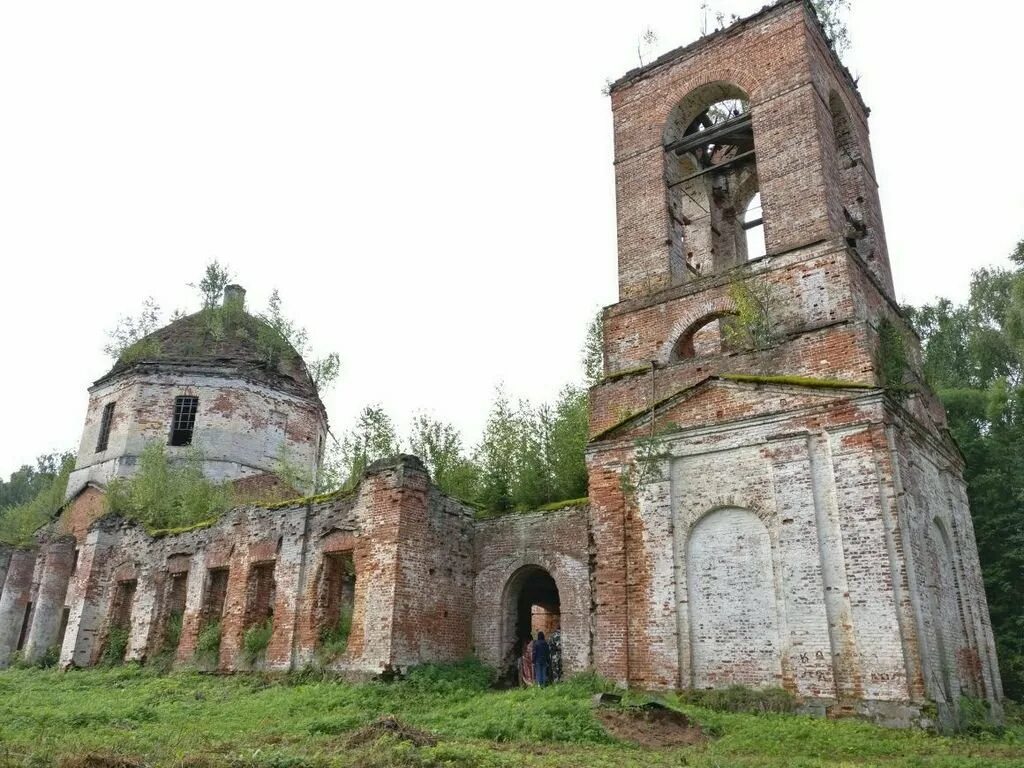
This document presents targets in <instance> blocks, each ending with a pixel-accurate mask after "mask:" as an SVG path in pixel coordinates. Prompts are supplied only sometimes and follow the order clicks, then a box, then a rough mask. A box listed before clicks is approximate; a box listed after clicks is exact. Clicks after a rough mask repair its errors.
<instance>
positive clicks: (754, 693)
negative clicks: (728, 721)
mask: <svg viewBox="0 0 1024 768" xmlns="http://www.w3.org/2000/svg"><path fill="white" fill-rule="evenodd" d="M679 700H680V701H681V702H682V703H684V704H695V705H697V706H698V707H707V708H708V709H715V710H718V711H720V712H752V713H755V714H761V713H764V712H793V711H794V710H795V709H796V707H797V699H796V697H795V696H794V695H793V694H791V693H790V692H789V691H786V690H783V689H782V688H748V687H746V686H745V685H730V686H729V687H728V688H713V689H711V690H696V689H690V690H685V691H682V692H680V694H679Z"/></svg>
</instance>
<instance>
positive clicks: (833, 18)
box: [811, 0, 850, 56]
mask: <svg viewBox="0 0 1024 768" xmlns="http://www.w3.org/2000/svg"><path fill="white" fill-rule="evenodd" d="M811 5H813V6H814V10H815V11H817V13H818V21H820V22H821V27H822V29H824V30H825V37H827V38H828V40H829V42H830V43H832V47H833V48H835V51H836V54H837V55H838V56H842V55H843V54H844V53H846V52H847V51H848V50H850V30H849V29H848V28H847V26H846V18H845V16H846V14H847V13H849V11H850V0H811Z"/></svg>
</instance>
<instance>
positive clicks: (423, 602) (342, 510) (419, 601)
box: [4, 457, 473, 674]
mask: <svg viewBox="0 0 1024 768" xmlns="http://www.w3.org/2000/svg"><path fill="white" fill-rule="evenodd" d="M471 537H472V516H471V512H470V510H469V509H468V508H466V507H464V506H463V505H461V504H458V503H457V502H454V501H453V500H451V499H449V498H447V497H445V496H444V495H443V494H441V493H439V492H438V491H437V490H436V489H434V488H433V487H432V486H431V485H430V483H429V478H428V476H427V474H426V471H425V470H424V469H423V466H422V464H420V462H419V461H418V460H417V459H414V458H412V457H398V458H397V459H395V460H394V461H391V462H381V463H379V464H377V465H375V466H374V467H372V468H371V469H370V470H368V472H367V475H366V476H365V477H364V479H363V482H362V483H361V484H360V486H359V488H358V490H357V491H355V492H352V493H346V494H335V495H333V496H329V497H326V498H323V499H309V500H300V501H298V502H294V503H287V502H285V503H279V504H275V505H269V506H267V505H263V506H259V505H249V506H244V507H239V508H236V509H233V510H231V511H230V512H229V513H228V514H227V515H225V516H224V517H223V518H222V519H220V520H218V521H217V522H216V523H215V524H213V525H211V526H209V527H206V528H203V529H198V530H192V531H187V532H183V533H180V534H176V535H169V536H164V537H160V538H153V537H151V536H149V535H147V534H146V533H145V531H143V530H142V529H141V528H140V527H139V526H137V525H135V524H133V523H129V522H126V521H123V520H120V519H116V518H104V519H101V520H99V521H97V522H95V523H93V524H92V526H91V527H90V528H89V530H88V532H87V533H86V535H85V537H84V540H83V542H82V544H81V547H80V553H79V557H78V568H77V570H75V572H74V575H73V576H72V577H71V579H70V586H69V587H68V589H67V591H66V592H67V604H68V607H69V614H68V622H67V627H68V628H67V632H66V633H65V637H64V643H63V647H62V650H61V663H62V664H63V665H64V666H72V665H73V666H89V665H92V664H95V663H97V661H98V660H99V659H100V658H101V656H102V655H103V653H104V649H105V648H106V647H107V646H108V645H109V639H110V637H111V631H112V629H113V630H116V629H122V630H127V631H128V641H127V648H126V652H125V659H126V660H138V661H144V660H146V659H150V658H152V657H153V656H155V655H158V654H170V655H171V656H172V657H173V658H175V659H176V661H177V662H178V663H186V662H191V661H193V660H194V659H195V658H196V651H197V647H198V645H199V641H200V638H201V635H202V634H203V632H204V630H206V629H207V628H209V627H211V626H213V625H219V638H220V644H219V648H218V649H216V651H215V653H214V654H213V657H212V658H204V659H202V660H201V665H202V666H207V667H211V668H218V669H221V670H235V669H245V668H249V667H250V666H258V667H261V668H266V669H277V670H285V669H293V668H296V667H299V666H302V665H305V664H308V663H309V662H311V661H313V660H314V659H317V658H319V659H320V660H321V661H322V662H324V663H326V664H328V665H330V666H332V667H334V668H335V669H338V670H347V671H352V672H358V673H363V674H366V673H375V672H380V671H382V670H384V669H385V668H387V667H389V666H391V667H405V666H408V665H411V664H416V663H421V662H427V661H435V662H436V661H452V660H455V659H458V658H462V657H463V656H465V655H467V654H468V653H469V652H470V632H471V610H472V564H473V561H472V549H471V546H472V545H471ZM62 541H64V542H65V544H66V548H67V549H68V552H73V551H74V541H73V540H72V539H71V538H70V537H68V538H66V539H64V540H62ZM338 556H345V557H346V558H347V562H349V563H351V568H352V570H353V573H352V574H350V575H351V582H350V583H349V586H348V587H347V589H349V590H350V593H349V594H348V596H347V597H346V598H345V599H346V600H350V604H351V608H352V617H351V632H350V634H349V636H348V643H347V647H346V648H345V649H344V651H343V652H342V653H341V654H340V655H338V656H335V657H332V658H324V657H323V656H322V655H318V654H319V651H320V645H321V638H322V635H323V632H324V629H325V626H324V619H325V615H326V614H325V611H327V612H328V613H329V612H330V609H329V606H328V602H327V597H328V595H327V594H326V593H325V590H327V589H330V588H331V587H330V585H329V584H327V583H325V579H330V578H331V576H330V574H331V571H330V568H328V567H325V564H327V563H328V562H329V560H330V558H332V557H338ZM29 559H30V561H31V563H30V564H29V565H30V566H31V567H29V566H26V567H27V568H28V570H27V571H26V573H27V576H25V577H24V578H23V577H21V576H19V577H18V578H17V579H15V580H13V581H11V580H10V579H8V580H9V581H11V583H12V584H14V583H15V581H17V582H18V583H21V581H25V579H26V578H27V579H28V587H27V589H26V590H24V592H25V594H24V596H22V591H19V590H11V593H10V594H11V598H10V600H11V601H12V606H11V607H10V608H8V609H6V610H7V612H8V613H11V612H17V610H18V609H19V608H20V609H21V610H22V611H24V606H25V605H26V604H27V602H28V597H29V596H30V595H31V594H34V592H33V589H32V586H31V580H32V573H33V571H34V570H40V569H39V568H37V567H36V566H35V565H34V563H35V557H34V556H31V558H29ZM46 561H47V558H41V559H40V562H46ZM62 562H63V561H62ZM23 570H24V569H23ZM40 573H41V578H42V580H43V583H44V584H45V583H46V579H47V574H48V573H49V572H48V571H47V569H46V568H45V567H42V570H41V571H40ZM36 591H39V590H38V589H37V590H36ZM49 591H53V590H46V589H44V590H43V592H46V593H48V592H49ZM59 591H60V590H59V589H58V590H55V591H54V595H56V592H59ZM15 596H17V599H18V605H17V606H14V605H13V601H14V600H15ZM4 599H5V600H7V599H8V598H7V591H6V589H5V593H4ZM58 605H63V601H62V600H57V599H56V598H55V599H54V600H49V601H48V602H47V606H53V607H54V608H57V606H58ZM58 610H59V608H58ZM172 617H173V619H174V621H177V620H178V619H179V617H180V622H181V629H180V635H179V636H178V638H177V639H178V643H177V645H176V646H174V645H173V644H171V645H169V640H168V637H169V633H168V627H169V626H170V622H171V620H172ZM268 620H269V621H270V622H271V626H272V634H271V638H270V641H269V643H268V645H267V647H266V648H265V649H264V650H262V651H261V652H259V653H258V654H257V657H256V658H249V657H248V656H247V654H246V653H245V638H246V633H247V632H248V631H249V630H252V629H253V628H254V627H257V626H261V625H262V624H263V623H264V622H266V621H268ZM40 621H41V620H40ZM12 626H13V625H12ZM211 636H215V635H211Z"/></svg>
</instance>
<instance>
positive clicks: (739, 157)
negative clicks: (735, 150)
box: [668, 150, 754, 189]
mask: <svg viewBox="0 0 1024 768" xmlns="http://www.w3.org/2000/svg"><path fill="white" fill-rule="evenodd" d="M753 155H754V150H750V151H749V152H741V153H740V154H738V155H736V156H735V157H730V158H729V159H728V160H724V161H722V162H721V163H718V164H716V165H709V166H708V167H707V168H704V169H702V170H699V171H697V172H696V173H691V174H690V175H689V176H686V177H684V178H682V179H680V180H679V181H673V182H672V183H671V184H669V185H668V188H669V189H672V187H676V186H679V185H680V184H683V183H685V182H687V181H690V180H692V179H696V178H697V177H698V176H703V175H704V174H705V173H710V172H711V171H717V170H719V169H720V168H725V167H726V166H729V165H732V164H733V163H738V162H739V161H740V160H745V159H746V158H748V157H753Z"/></svg>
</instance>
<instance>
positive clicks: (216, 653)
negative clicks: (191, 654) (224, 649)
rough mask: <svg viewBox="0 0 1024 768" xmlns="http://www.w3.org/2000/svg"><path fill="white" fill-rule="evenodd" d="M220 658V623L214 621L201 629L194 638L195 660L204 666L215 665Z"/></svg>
mask: <svg viewBox="0 0 1024 768" xmlns="http://www.w3.org/2000/svg"><path fill="white" fill-rule="evenodd" d="M219 658H220V622H219V621H214V622H211V623H209V624H207V625H206V626H205V627H203V631H202V632H200V633H199V637H198V638H196V653H195V659H196V661H198V662H201V663H204V664H216V663H217V661H218V659H219Z"/></svg>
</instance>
